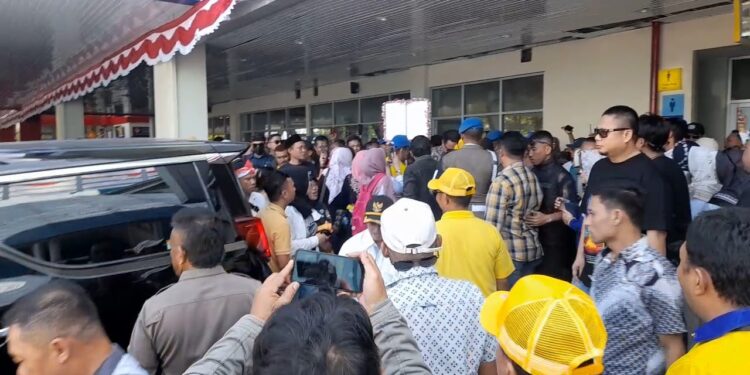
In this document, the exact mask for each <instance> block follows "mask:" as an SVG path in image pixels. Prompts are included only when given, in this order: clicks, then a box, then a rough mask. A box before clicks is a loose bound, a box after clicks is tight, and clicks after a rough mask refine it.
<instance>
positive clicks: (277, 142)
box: [268, 139, 281, 144]
mask: <svg viewBox="0 0 750 375" xmlns="http://www.w3.org/2000/svg"><path fill="white" fill-rule="evenodd" d="M268 143H273V144H279V143H281V141H280V140H278V139H277V140H275V141H269V142H268Z"/></svg>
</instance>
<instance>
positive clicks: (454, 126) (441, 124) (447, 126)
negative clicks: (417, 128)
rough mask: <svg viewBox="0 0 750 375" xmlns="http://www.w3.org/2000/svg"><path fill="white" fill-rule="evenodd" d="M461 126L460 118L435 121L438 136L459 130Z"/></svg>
mask: <svg viewBox="0 0 750 375" xmlns="http://www.w3.org/2000/svg"><path fill="white" fill-rule="evenodd" d="M459 126H461V119H459V118H451V119H441V120H435V128H436V129H437V133H436V134H443V132H445V131H446V130H458V127H459Z"/></svg>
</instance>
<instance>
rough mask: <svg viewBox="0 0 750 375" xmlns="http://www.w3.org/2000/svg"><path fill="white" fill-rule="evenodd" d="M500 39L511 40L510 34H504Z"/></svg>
mask: <svg viewBox="0 0 750 375" xmlns="http://www.w3.org/2000/svg"><path fill="white" fill-rule="evenodd" d="M500 37H501V38H503V39H508V38H510V34H503V35H500Z"/></svg>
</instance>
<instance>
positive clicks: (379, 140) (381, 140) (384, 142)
mask: <svg viewBox="0 0 750 375" xmlns="http://www.w3.org/2000/svg"><path fill="white" fill-rule="evenodd" d="M378 144H379V145H385V144H388V142H386V141H385V139H382V138H381V139H378Z"/></svg>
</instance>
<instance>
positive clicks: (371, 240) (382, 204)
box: [339, 195, 396, 285]
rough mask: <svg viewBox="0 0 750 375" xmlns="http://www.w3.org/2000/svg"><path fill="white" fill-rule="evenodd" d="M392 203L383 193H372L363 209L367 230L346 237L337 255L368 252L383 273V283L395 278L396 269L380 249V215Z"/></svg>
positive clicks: (381, 239)
mask: <svg viewBox="0 0 750 375" xmlns="http://www.w3.org/2000/svg"><path fill="white" fill-rule="evenodd" d="M391 205H393V200H391V198H388V197H386V196H385V195H374V196H373V197H372V198H370V201H369V202H367V208H366V209H365V220H364V222H365V224H367V230H365V231H362V232H359V233H358V234H356V235H354V236H353V237H352V238H350V239H348V240H347V241H346V242H344V244H343V245H342V246H341V250H340V251H339V255H341V256H350V255H351V254H355V253H361V252H365V251H366V252H368V253H370V255H372V257H373V258H374V259H375V264H377V266H378V269H380V273H381V274H382V275H383V280H384V281H385V285H388V284H389V283H390V282H392V281H393V280H395V276H396V269H395V268H393V264H391V261H390V260H388V258H386V257H384V256H383V253H382V252H381V251H380V244H381V243H382V242H383V236H382V235H381V233H380V216H381V215H382V214H383V211H385V209H386V208H388V207H390V206H391Z"/></svg>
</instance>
